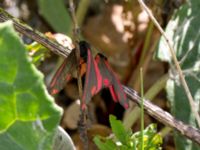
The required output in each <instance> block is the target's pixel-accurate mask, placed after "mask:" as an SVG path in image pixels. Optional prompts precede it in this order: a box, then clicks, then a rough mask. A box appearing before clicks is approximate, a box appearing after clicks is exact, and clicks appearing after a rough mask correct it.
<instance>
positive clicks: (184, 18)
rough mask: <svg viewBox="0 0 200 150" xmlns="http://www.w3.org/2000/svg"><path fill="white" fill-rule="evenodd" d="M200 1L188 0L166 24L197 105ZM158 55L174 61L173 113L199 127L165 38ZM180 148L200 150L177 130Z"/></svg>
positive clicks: (170, 85) (171, 82)
mask: <svg viewBox="0 0 200 150" xmlns="http://www.w3.org/2000/svg"><path fill="white" fill-rule="evenodd" d="M199 8H200V1H199V0H190V1H187V3H186V4H184V5H183V6H182V7H180V9H178V10H177V11H176V12H175V14H174V15H173V17H172V19H171V20H170V21H169V23H168V25H167V27H166V34H167V36H168V37H169V39H170V41H171V42H172V44H173V48H174V50H175V53H176V56H177V58H178V60H179V62H180V66H181V68H182V71H183V73H184V75H185V79H186V82H187V84H188V86H189V88H190V91H191V94H192V96H193V98H194V100H195V102H196V103H197V104H199V102H200V19H199V18H200V11H199ZM158 47H159V48H158V51H157V58H159V59H161V60H163V61H168V62H169V64H170V71H169V72H170V77H171V78H170V79H169V80H168V82H167V86H166V90H167V94H168V99H169V100H170V103H171V112H172V113H173V115H174V116H175V117H176V118H177V119H180V120H182V121H184V122H185V123H188V124H191V125H193V126H197V124H196V122H195V118H194V115H193V114H192V112H191V109H190V105H189V103H188V99H187V96H186V94H185V91H184V89H183V88H182V85H181V83H180V80H179V77H178V74H177V72H176V70H175V69H174V64H173V61H172V58H171V55H170V54H169V50H168V47H167V45H166V42H165V41H164V39H163V37H161V39H160V43H159V46H158ZM175 144H176V149H177V150H184V149H193V150H198V149H200V147H199V146H197V145H195V144H194V143H192V141H190V140H187V139H185V138H184V137H183V136H181V135H179V134H178V133H176V132H175Z"/></svg>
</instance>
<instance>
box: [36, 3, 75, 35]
mask: <svg viewBox="0 0 200 150" xmlns="http://www.w3.org/2000/svg"><path fill="white" fill-rule="evenodd" d="M38 6H39V9H40V13H41V14H42V16H43V17H44V18H45V19H46V21H47V22H48V23H49V24H50V26H51V27H53V29H54V30H55V31H56V32H60V33H64V34H67V33H69V31H70V26H71V23H70V21H71V20H70V16H69V13H68V12H67V10H66V8H65V4H64V0H38Z"/></svg>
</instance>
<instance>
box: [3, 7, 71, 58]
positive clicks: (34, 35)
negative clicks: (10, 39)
mask: <svg viewBox="0 0 200 150" xmlns="http://www.w3.org/2000/svg"><path fill="white" fill-rule="evenodd" d="M7 20H12V21H13V23H14V26H15V29H16V30H17V31H19V32H20V33H22V34H24V35H26V36H27V37H29V38H31V39H33V40H35V41H37V42H38V43H40V44H42V45H43V46H44V47H47V48H48V49H50V50H51V51H52V52H54V53H56V54H58V55H60V56H62V57H68V55H69V54H70V53H71V50H70V49H67V48H66V47H63V46H62V45H60V44H58V43H57V42H54V41H52V40H49V39H48V38H46V36H45V35H44V34H42V33H40V32H38V31H37V30H34V29H32V28H31V27H30V26H28V25H26V24H24V23H22V22H21V21H19V20H18V19H16V18H14V17H13V16H11V15H9V14H8V13H7V12H6V11H4V10H3V9H2V8H0V21H1V22H5V21H7Z"/></svg>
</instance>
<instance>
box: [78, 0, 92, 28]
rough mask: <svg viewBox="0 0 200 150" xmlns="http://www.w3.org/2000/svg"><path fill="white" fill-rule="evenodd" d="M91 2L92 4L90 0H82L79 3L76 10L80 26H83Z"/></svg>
mask: <svg viewBox="0 0 200 150" xmlns="http://www.w3.org/2000/svg"><path fill="white" fill-rule="evenodd" d="M89 4H90V0H81V1H80V3H79V5H78V9H77V12H76V18H77V21H78V25H79V26H81V25H82V24H83V21H84V18H85V15H86V13H87V10H88V6H89Z"/></svg>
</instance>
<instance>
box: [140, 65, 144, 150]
mask: <svg viewBox="0 0 200 150" xmlns="http://www.w3.org/2000/svg"><path fill="white" fill-rule="evenodd" d="M140 83H141V144H142V147H141V150H144V103H143V102H144V88H143V73H142V68H140Z"/></svg>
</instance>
